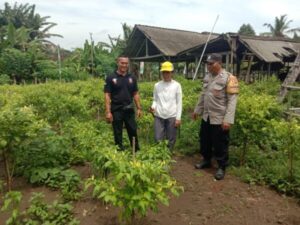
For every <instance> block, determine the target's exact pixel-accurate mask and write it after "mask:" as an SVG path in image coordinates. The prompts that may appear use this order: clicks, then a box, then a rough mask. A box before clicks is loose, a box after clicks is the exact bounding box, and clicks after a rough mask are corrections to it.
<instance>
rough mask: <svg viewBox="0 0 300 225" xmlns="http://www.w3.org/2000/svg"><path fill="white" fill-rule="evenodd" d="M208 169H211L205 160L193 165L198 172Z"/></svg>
mask: <svg viewBox="0 0 300 225" xmlns="http://www.w3.org/2000/svg"><path fill="white" fill-rule="evenodd" d="M209 167H211V164H210V162H209V161H206V160H203V161H202V162H200V163H197V164H195V169H199V170H201V169H205V168H209Z"/></svg>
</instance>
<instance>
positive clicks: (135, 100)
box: [133, 91, 142, 117]
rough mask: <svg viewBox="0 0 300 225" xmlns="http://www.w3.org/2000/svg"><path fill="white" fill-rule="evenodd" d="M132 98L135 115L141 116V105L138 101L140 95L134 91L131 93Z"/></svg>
mask: <svg viewBox="0 0 300 225" xmlns="http://www.w3.org/2000/svg"><path fill="white" fill-rule="evenodd" d="M133 100H134V103H135V106H136V108H137V116H138V117H141V116H142V107H141V103H140V95H139V92H138V91H137V92H134V94H133Z"/></svg>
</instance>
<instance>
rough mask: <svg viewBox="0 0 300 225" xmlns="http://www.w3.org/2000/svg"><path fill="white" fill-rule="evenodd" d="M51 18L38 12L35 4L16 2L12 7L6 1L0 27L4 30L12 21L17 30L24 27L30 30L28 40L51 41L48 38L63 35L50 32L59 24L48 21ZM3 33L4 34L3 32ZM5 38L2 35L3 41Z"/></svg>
mask: <svg viewBox="0 0 300 225" xmlns="http://www.w3.org/2000/svg"><path fill="white" fill-rule="evenodd" d="M49 18H50V17H49V16H45V17H42V16H40V14H38V13H36V12H35V5H29V4H28V3H27V4H24V5H23V4H19V5H18V4H17V3H15V4H14V6H13V7H11V6H10V5H9V4H8V3H5V4H4V9H3V10H0V28H1V30H3V31H4V27H6V26H8V25H9V24H10V23H12V24H13V26H14V27H15V29H16V30H18V29H19V28H21V27H24V28H26V29H27V30H28V31H29V38H28V42H31V41H38V42H40V43H45V42H48V43H49V41H48V40H47V38H50V37H53V36H56V37H62V36H61V35H59V34H52V33H49V30H50V29H51V28H52V27H54V26H56V25H57V24H56V23H53V22H48V21H47V20H48V19H49ZM1 33H2V34H3V32H1ZM3 39H4V37H3V35H0V41H3ZM50 43H51V42H50Z"/></svg>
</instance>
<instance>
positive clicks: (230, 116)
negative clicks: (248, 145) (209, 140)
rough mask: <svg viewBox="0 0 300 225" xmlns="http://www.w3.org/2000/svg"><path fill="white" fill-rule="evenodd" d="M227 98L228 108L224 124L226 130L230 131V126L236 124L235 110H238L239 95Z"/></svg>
mask: <svg viewBox="0 0 300 225" xmlns="http://www.w3.org/2000/svg"><path fill="white" fill-rule="evenodd" d="M227 98H228V100H227V108H226V113H225V117H224V120H223V124H222V127H223V129H224V130H229V128H230V125H231V124H233V123H234V116H235V109H236V103H237V99H238V95H237V94H227Z"/></svg>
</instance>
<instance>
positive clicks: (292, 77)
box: [278, 51, 300, 102]
mask: <svg viewBox="0 0 300 225" xmlns="http://www.w3.org/2000/svg"><path fill="white" fill-rule="evenodd" d="M299 64H300V51H298V54H297V56H296V59H295V62H294V63H293V65H292V67H291V68H290V70H289V72H288V75H287V76H286V78H285V80H284V81H283V84H282V85H281V89H280V92H279V96H278V100H279V102H282V101H283V99H284V98H285V96H286V95H287V92H288V88H287V87H290V88H292V89H293V90H295V89H297V90H298V87H296V88H295V86H291V85H292V84H293V83H294V82H295V81H296V80H297V78H298V76H299V75H300V67H299Z"/></svg>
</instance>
